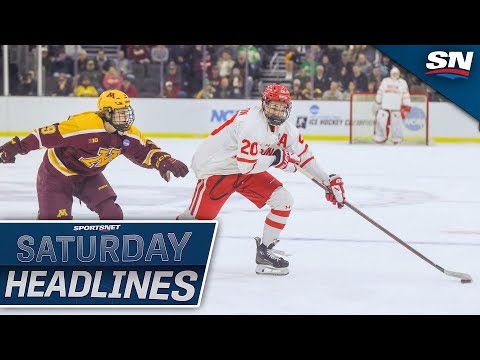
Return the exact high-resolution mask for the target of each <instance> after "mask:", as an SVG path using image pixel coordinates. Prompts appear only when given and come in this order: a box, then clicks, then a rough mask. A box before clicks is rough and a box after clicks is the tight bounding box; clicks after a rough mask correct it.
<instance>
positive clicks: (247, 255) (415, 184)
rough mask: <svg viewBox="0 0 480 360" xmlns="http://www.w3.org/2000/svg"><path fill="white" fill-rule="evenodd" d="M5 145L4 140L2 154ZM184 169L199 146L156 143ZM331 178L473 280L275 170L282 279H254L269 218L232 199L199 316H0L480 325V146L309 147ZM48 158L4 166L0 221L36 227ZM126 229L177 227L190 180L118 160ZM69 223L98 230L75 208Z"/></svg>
mask: <svg viewBox="0 0 480 360" xmlns="http://www.w3.org/2000/svg"><path fill="white" fill-rule="evenodd" d="M7 140H9V139H8V138H0V142H1V143H2V144H3V143H4V142H6V141H7ZM153 140H154V141H155V142H156V143H157V144H158V145H159V146H161V147H162V148H163V149H164V150H165V151H167V152H170V153H171V154H172V155H173V157H175V158H177V159H180V160H182V161H184V162H185V163H186V164H187V165H190V160H191V156H192V154H193V152H194V151H195V149H196V147H197V145H198V144H200V142H201V140H200V139H192V140H189V139H188V140H184V139H153ZM309 144H310V147H311V149H312V151H313V152H314V154H315V155H316V158H317V161H319V163H320V164H321V165H322V167H323V168H324V169H325V170H326V171H327V172H328V173H336V174H339V175H341V176H342V178H343V180H344V183H345V195H346V199H347V200H348V201H349V202H350V203H351V204H352V205H354V206H356V207H357V208H358V209H360V210H361V211H363V212H364V213H365V214H366V215H368V216H370V217H371V218H372V219H374V220H375V221H377V222H378V223H380V224H381V225H383V226H384V227H385V228H387V229H388V230H390V231H391V232H392V233H394V234H395V235H397V236H398V237H400V238H401V239H402V240H403V241H405V242H407V243H408V244H410V245H411V246H413V247H414V248H415V249H417V250H418V251H420V252H421V253H422V254H423V255H425V256H426V257H427V258H429V259H430V260H432V261H433V262H435V263H437V264H438V265H440V266H442V267H443V268H445V269H447V270H450V271H458V272H464V273H468V274H470V275H471V276H472V277H473V279H474V281H473V282H472V283H471V284H461V283H460V281H459V279H456V278H453V277H449V276H447V275H445V274H443V273H442V272H440V271H439V270H437V269H436V268H434V267H433V266H431V265H430V264H428V263H427V262H425V261H424V260H422V259H421V258H419V257H418V256H416V255H415V254H413V253H412V252H410V251H408V250H407V249H405V248H404V247H403V246H401V245H400V244H399V243H397V242H396V241H394V240H393V239H391V238H390V237H389V236H387V235H386V234H385V233H383V232H382V231H380V230H379V229H377V228H376V227H374V226H373V225H372V224H370V223H369V222H367V221H366V220H365V219H363V218H361V217H360V216H359V215H358V214H356V213H354V212H353V211H352V210H350V209H348V208H344V209H341V210H339V209H337V208H336V207H334V206H332V205H331V204H330V203H328V202H327V201H326V200H325V197H324V191H323V190H322V189H321V188H319V187H318V186H317V185H315V184H314V183H313V182H311V181H310V180H309V179H307V178H306V177H304V176H303V175H302V174H300V173H295V174H288V173H284V172H282V171H280V170H277V169H273V170H271V173H272V174H274V175H275V176H277V177H278V179H280V180H281V181H283V183H284V186H285V187H286V188H287V189H288V190H289V191H290V192H291V193H292V194H293V196H294V199H295V203H294V207H293V211H292V214H291V216H290V219H289V222H288V224H287V226H286V228H285V230H284V231H283V233H282V237H281V241H280V243H279V244H278V245H277V248H278V249H279V250H283V251H285V252H287V253H288V254H290V256H288V257H287V260H289V262H290V274H289V275H287V276H260V275H256V274H255V252H256V246H255V241H254V239H253V238H254V237H255V236H262V231H263V226H264V221H265V216H266V215H267V213H268V211H269V208H268V207H264V208H263V209H261V210H258V209H257V208H256V207H255V206H254V205H253V204H252V203H250V202H249V201H248V200H247V199H245V198H243V197H242V196H241V195H238V194H234V195H233V196H232V197H231V198H230V199H229V200H228V202H227V203H226V205H225V207H224V208H223V211H222V212H221V213H220V214H219V216H218V217H217V219H218V220H219V230H218V234H217V239H216V242H215V246H214V250H213V256H212V259H211V262H210V268H209V272H208V277H207V280H206V287H205V289H204V293H203V299H202V303H201V305H200V307H199V308H197V309H182V308H179V309H158V308H157V309H155V308H128V307H126V308H122V309H118V308H115V309H108V308H101V307H97V308H92V309H84V308H81V309H76V308H61V307H59V308H23V309H22V308H8V309H5V308H3V309H0V315H1V314H52V313H55V314H340V315H342V314H359V315H361V314H480V215H479V214H480V186H479V184H480V166H478V159H479V158H480V144H435V145H432V146H428V147H427V146H419V145H417V146H406V145H400V146H392V145H349V144H347V143H344V142H315V141H309ZM43 153H44V151H36V152H32V153H30V154H28V155H26V156H18V157H17V161H16V163H15V164H13V165H10V164H8V165H0V166H1V167H0V219H3V220H8V219H20V220H33V219H35V218H36V214H37V194H36V189H35V184H36V174H37V169H38V166H39V164H40V162H41V160H42V156H43ZM104 174H105V176H106V177H107V179H108V180H109V182H110V184H111V185H112V187H113V188H114V190H115V191H116V193H117V194H118V199H117V202H118V203H119V204H120V205H121V206H122V208H123V212H124V214H125V219H126V220H129V219H174V218H175V216H176V215H177V214H178V213H180V212H181V211H183V210H184V209H185V208H186V207H187V206H189V204H190V201H191V197H192V194H193V191H194V188H195V185H196V178H195V175H194V174H193V172H192V171H191V172H190V173H189V174H188V175H187V177H185V178H180V179H177V178H173V180H172V181H171V182H170V183H168V184H167V183H166V182H165V181H164V180H163V179H162V178H161V177H160V175H159V174H158V172H156V171H153V170H147V169H143V168H140V167H138V166H136V165H134V164H133V163H131V162H129V160H128V159H126V158H125V157H119V158H117V159H115V160H114V161H113V162H112V163H111V164H109V165H108V167H107V169H106V170H105V172H104ZM73 216H74V218H75V219H91V220H96V219H98V218H97V217H96V214H95V213H92V212H90V211H89V210H88V209H87V208H86V207H85V206H80V204H79V202H78V200H77V199H75V201H74V207H73Z"/></svg>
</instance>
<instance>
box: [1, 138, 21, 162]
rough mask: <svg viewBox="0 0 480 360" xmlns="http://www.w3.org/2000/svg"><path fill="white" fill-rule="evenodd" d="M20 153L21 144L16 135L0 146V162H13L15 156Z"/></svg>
mask: <svg viewBox="0 0 480 360" xmlns="http://www.w3.org/2000/svg"><path fill="white" fill-rule="evenodd" d="M20 153H22V144H21V143H20V139H19V138H18V136H15V137H14V138H13V139H12V140H10V141H9V142H7V143H6V144H3V145H2V146H0V163H8V164H13V163H14V162H15V156H16V155H17V154H20Z"/></svg>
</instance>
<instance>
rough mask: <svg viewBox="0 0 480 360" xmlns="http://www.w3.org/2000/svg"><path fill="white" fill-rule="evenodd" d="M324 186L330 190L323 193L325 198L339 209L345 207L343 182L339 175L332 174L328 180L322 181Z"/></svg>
mask: <svg viewBox="0 0 480 360" xmlns="http://www.w3.org/2000/svg"><path fill="white" fill-rule="evenodd" d="M324 184H325V185H326V186H327V187H328V188H329V189H330V191H329V192H326V193H325V198H326V199H327V200H328V201H330V202H331V203H332V204H333V205H337V207H338V208H339V209H341V208H342V207H343V206H344V205H345V190H344V189H343V180H342V178H341V177H340V176H339V175H335V174H332V175H330V179H329V180H326V181H324Z"/></svg>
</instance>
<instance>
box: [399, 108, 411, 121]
mask: <svg viewBox="0 0 480 360" xmlns="http://www.w3.org/2000/svg"><path fill="white" fill-rule="evenodd" d="M411 110H412V107H411V106H407V105H402V106H401V107H400V115H401V116H402V119H405V118H406V117H407V116H408V114H410V111H411Z"/></svg>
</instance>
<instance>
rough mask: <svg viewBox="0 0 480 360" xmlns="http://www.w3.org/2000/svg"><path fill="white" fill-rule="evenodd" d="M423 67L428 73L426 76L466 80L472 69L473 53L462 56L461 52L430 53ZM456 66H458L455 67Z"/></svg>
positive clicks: (468, 52) (469, 52)
mask: <svg viewBox="0 0 480 360" xmlns="http://www.w3.org/2000/svg"><path fill="white" fill-rule="evenodd" d="M428 60H430V62H427V63H426V64H425V66H426V67H427V69H430V71H427V72H426V73H425V74H427V75H436V76H442V77H446V78H449V79H457V78H461V79H468V77H469V76H470V68H471V67H472V60H473V51H467V53H466V54H465V55H464V54H463V52H461V51H450V52H448V53H447V52H445V51H432V52H431V53H430V54H428ZM457 65H458V66H457Z"/></svg>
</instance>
